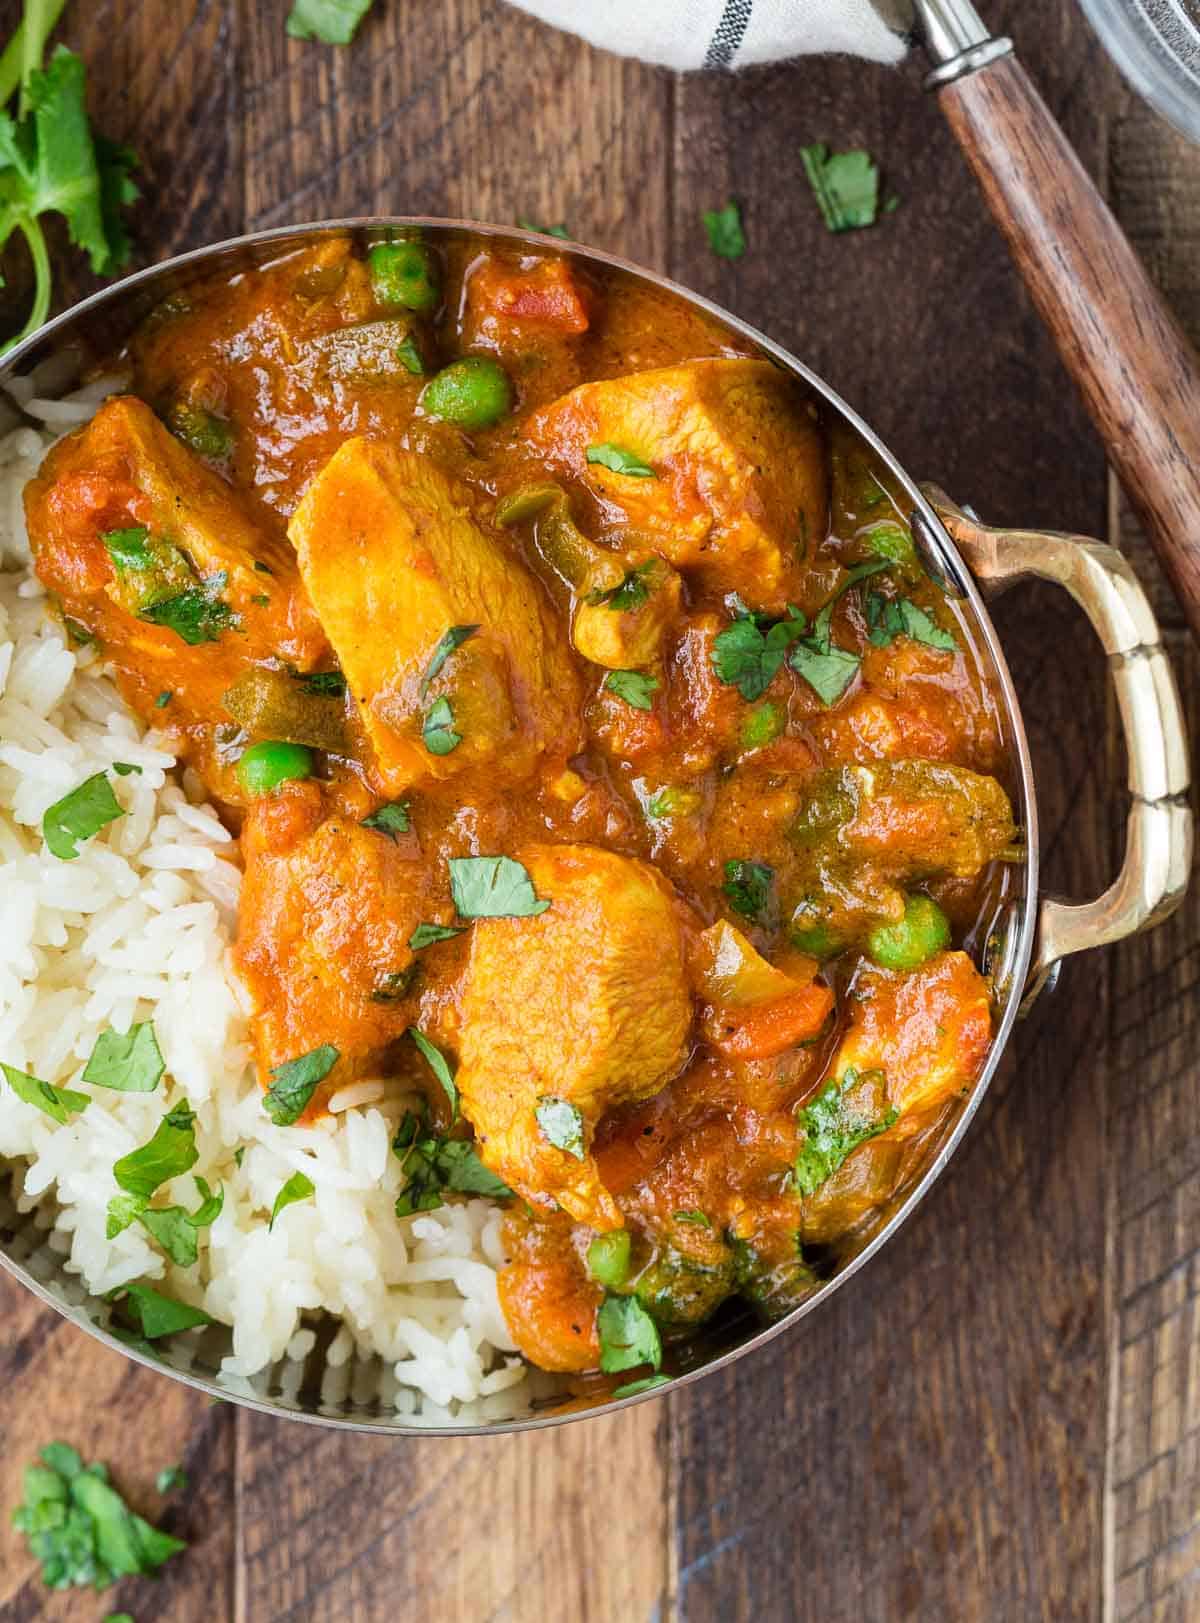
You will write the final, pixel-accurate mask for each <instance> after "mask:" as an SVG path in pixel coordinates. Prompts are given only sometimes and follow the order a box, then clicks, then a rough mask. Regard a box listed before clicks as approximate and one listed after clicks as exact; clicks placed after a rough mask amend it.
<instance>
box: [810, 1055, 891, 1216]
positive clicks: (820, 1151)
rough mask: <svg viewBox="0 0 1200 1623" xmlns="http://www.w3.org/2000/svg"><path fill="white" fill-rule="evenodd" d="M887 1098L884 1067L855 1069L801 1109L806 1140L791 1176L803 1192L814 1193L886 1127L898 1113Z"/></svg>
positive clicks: (831, 1084)
mask: <svg viewBox="0 0 1200 1623" xmlns="http://www.w3.org/2000/svg"><path fill="white" fill-rule="evenodd" d="M886 1099H887V1079H886V1077H885V1076H884V1073H883V1072H882V1071H855V1070H853V1069H850V1070H847V1071H846V1073H845V1075H844V1076H842V1077H841V1078H838V1079H835V1080H834V1081H832V1082H830V1083H829V1085H828V1086H827V1087H825V1088H823V1089H822V1091H821V1092H820V1093H819V1094H818V1095H817V1097H816V1098H815V1099H814V1100H813V1101H812V1103H811V1104H808V1105H806V1106H805V1107H804V1109H803V1110H801V1111H799V1112H798V1113H797V1117H796V1119H797V1121H798V1123H799V1125H800V1127H801V1128H802V1129H803V1131H804V1135H805V1138H804V1144H803V1145H802V1147H801V1149H800V1152H799V1154H798V1155H797V1156H796V1164H795V1168H794V1170H793V1173H792V1177H793V1181H794V1183H795V1186H796V1188H797V1189H798V1190H799V1192H800V1194H801V1195H811V1194H815V1192H816V1191H817V1190H818V1189H819V1188H820V1187H821V1185H822V1184H823V1183H824V1182H825V1180H826V1178H829V1177H831V1176H832V1175H833V1173H835V1172H836V1171H837V1170H838V1168H839V1167H840V1166H841V1165H842V1163H843V1161H845V1159H846V1157H847V1156H848V1155H849V1154H850V1152H851V1150H854V1149H857V1148H858V1146H859V1145H860V1144H863V1143H865V1142H866V1140H867V1139H869V1138H874V1137H875V1135H876V1134H877V1133H883V1132H886V1131H887V1129H888V1128H889V1127H890V1126H891V1125H892V1123H893V1122H894V1121H895V1120H896V1118H897V1115H898V1112H897V1111H896V1110H894V1109H890V1108H887V1107H886V1105H885V1103H884V1101H886Z"/></svg>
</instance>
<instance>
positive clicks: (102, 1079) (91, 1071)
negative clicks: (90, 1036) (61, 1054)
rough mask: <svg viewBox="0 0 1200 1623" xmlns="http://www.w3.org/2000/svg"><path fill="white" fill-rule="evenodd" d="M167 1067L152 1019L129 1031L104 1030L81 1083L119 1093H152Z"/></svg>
mask: <svg viewBox="0 0 1200 1623" xmlns="http://www.w3.org/2000/svg"><path fill="white" fill-rule="evenodd" d="M165 1070H166V1065H165V1064H164V1062H163V1057H162V1053H161V1052H160V1050H159V1046H158V1039H157V1038H156V1037H155V1035H154V1026H153V1024H152V1023H151V1022H150V1021H149V1020H143V1021H141V1022H140V1023H139V1024H138V1025H135V1026H130V1028H129V1030H128V1031H125V1032H121V1031H112V1030H111V1029H110V1030H108V1031H102V1032H101V1033H100V1035H99V1036H98V1037H97V1038H96V1041H95V1044H94V1046H93V1048H92V1052H91V1055H90V1056H89V1058H88V1062H87V1065H86V1066H85V1067H84V1071H83V1076H82V1077H81V1079H80V1080H81V1081H83V1082H90V1083H91V1084H92V1086H93V1087H97V1088H112V1089H113V1090H114V1092H116V1093H153V1092H154V1090H155V1088H156V1087H157V1086H158V1084H159V1080H160V1078H161V1077H162V1074H163V1072H164V1071H165Z"/></svg>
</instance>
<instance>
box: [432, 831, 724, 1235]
mask: <svg viewBox="0 0 1200 1623" xmlns="http://www.w3.org/2000/svg"><path fill="white" fill-rule="evenodd" d="M520 860H521V861H522V862H523V863H524V864H525V866H526V868H527V869H528V870H529V874H530V877H531V878H532V880H533V884H534V888H535V890H536V891H537V894H538V895H539V896H541V897H547V898H549V900H550V903H551V905H550V907H549V909H548V910H547V911H546V912H544V913H542V914H540V915H538V916H537V917H536V918H504V919H482V920H480V921H479V922H478V923H477V924H476V925H475V927H474V932H473V939H472V942H471V954H470V960H469V963H468V968H467V975H466V981H465V984H464V988H463V995H462V1030H461V1038H460V1045H459V1046H460V1056H461V1065H460V1068H459V1072H458V1088H459V1092H460V1094H461V1097H462V1107H463V1113H464V1115H466V1117H467V1119H468V1120H469V1121H470V1122H471V1124H472V1126H473V1127H474V1128H475V1133H476V1137H477V1139H478V1141H479V1145H480V1153H481V1155H482V1157H483V1160H484V1161H485V1163H486V1164H487V1165H488V1166H489V1167H491V1168H492V1170H493V1171H494V1172H496V1173H497V1174H498V1175H499V1176H500V1177H502V1178H503V1179H504V1180H505V1182H506V1183H508V1184H509V1185H511V1187H513V1188H514V1189H516V1190H518V1192H519V1193H520V1194H522V1195H523V1196H524V1197H525V1199H526V1200H528V1201H529V1202H530V1204H531V1205H534V1206H540V1207H541V1208H543V1209H549V1208H552V1207H553V1205H554V1203H555V1202H557V1204H558V1205H559V1206H561V1207H562V1208H563V1209H564V1210H565V1211H567V1212H569V1213H570V1214H571V1216H572V1217H574V1218H576V1219H578V1220H579V1221H580V1222H586V1223H590V1224H591V1226H592V1227H593V1228H597V1229H612V1228H619V1227H620V1226H621V1214H620V1212H619V1211H618V1210H617V1207H616V1203H615V1202H614V1200H613V1198H612V1196H611V1195H610V1194H609V1192H608V1190H607V1189H605V1187H604V1185H603V1184H602V1183H601V1181H600V1177H599V1173H598V1171H597V1168H596V1163H595V1161H594V1160H593V1158H592V1155H591V1149H590V1146H591V1139H592V1132H593V1130H594V1128H595V1126H596V1124H597V1122H598V1121H599V1120H600V1118H601V1116H602V1115H604V1113H605V1112H606V1111H608V1110H611V1109H613V1108H614V1106H617V1105H621V1104H631V1103H637V1102H639V1101H641V1100H644V1099H648V1098H650V1097H651V1095H653V1094H655V1093H657V1092H658V1091H659V1090H660V1089H661V1088H662V1087H663V1086H664V1085H665V1084H666V1083H667V1082H669V1081H670V1079H671V1078H672V1077H673V1076H674V1075H675V1074H676V1073H677V1072H678V1071H679V1070H680V1068H681V1067H682V1065H683V1063H684V1061H685V1059H686V1058H687V1052H688V1034H689V1029H690V1026H691V1019H692V1004H691V999H690V997H689V995H688V988H687V982H686V979H685V975H684V960H683V939H682V930H681V924H680V918H679V915H678V914H677V911H676V904H675V899H674V896H673V893H672V892H671V890H670V888H669V886H668V885H667V884H666V882H665V881H664V880H662V879H661V878H660V877H659V876H658V874H656V873H655V872H654V870H653V869H651V868H648V867H646V866H645V865H644V864H643V863H640V862H635V861H633V860H632V859H631V858H629V857H622V856H617V855H616V854H615V853H614V852H611V851H602V850H600V849H598V848H596V847H592V846H584V845H558V846H531V847H528V848H527V849H526V850H525V851H524V852H523V853H522V854H521V858H520ZM547 1100H550V1101H565V1103H566V1105H567V1106H569V1107H570V1110H568V1111H565V1112H562V1114H563V1115H565V1116H567V1117H568V1119H570V1117H571V1112H578V1115H577V1116H576V1117H575V1118H574V1120H575V1122H576V1123H577V1124H578V1125H579V1127H580V1129H581V1132H582V1143H580V1144H579V1145H578V1146H577V1148H578V1153H575V1150H574V1148H570V1149H563V1148H560V1147H558V1146H556V1145H555V1144H554V1143H551V1141H550V1139H549V1138H548V1137H547V1136H546V1131H545V1129H544V1127H543V1125H542V1124H541V1122H540V1121H539V1117H538V1110H539V1106H540V1105H542V1104H543V1103H544V1102H545V1101H547Z"/></svg>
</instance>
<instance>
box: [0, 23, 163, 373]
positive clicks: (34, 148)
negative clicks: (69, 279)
mask: <svg viewBox="0 0 1200 1623" xmlns="http://www.w3.org/2000/svg"><path fill="white" fill-rule="evenodd" d="M26 23H27V25H28V26H29V28H30V33H29V36H28V40H27V43H28V45H29V47H30V56H29V57H28V58H27V71H26V75H25V85H24V94H25V99H26V101H27V103H28V111H27V112H25V111H23V115H22V117H21V119H20V122H19V123H18V122H14V120H13V119H12V118H11V117H10V116H9V115H8V114H7V113H0V245H2V244H3V243H4V242H6V241H7V240H8V238H9V237H10V236H11V235H12V233H13V232H14V231H20V232H21V234H22V235H23V236H24V238H25V241H26V243H27V245H28V247H29V251H30V256H31V258H32V260H33V269H34V297H33V305H32V308H31V309H30V312H29V316H28V318H27V320H26V322H25V325H24V327H23V328H22V330H21V331H20V333H18V334H17V335H16V337H14V338H12V339H11V340H9V343H8V344H7V345H5V346H4V347H5V348H9V347H11V345H12V344H15V343H19V342H20V340H21V339H22V338H24V337H25V336H26V335H27V334H29V333H31V332H34V331H36V329H37V328H38V327H40V326H41V324H42V323H43V322H44V321H45V319H46V316H47V315H48V313H49V310H50V298H51V270H50V256H49V252H48V250H47V246H46V239H45V236H44V234H43V231H42V226H41V222H40V218H39V217H40V216H41V215H43V214H46V213H51V212H53V213H57V214H61V215H62V216H63V218H64V219H65V221H66V223H67V233H68V235H69V237H70V239H71V241H72V242H73V243H74V244H75V245H76V246H77V247H79V248H82V249H84V251H85V252H86V253H87V255H88V258H89V260H90V262H91V267H92V269H93V271H95V272H96V273H97V275H100V276H108V275H111V274H112V273H113V272H114V271H115V270H119V269H120V268H121V266H122V265H124V264H125V263H126V261H127V260H128V257H129V243H128V239H127V238H126V236H125V232H124V228H123V227H122V225H121V223H120V209H121V207H122V206H123V205H124V204H125V203H127V202H129V201H132V199H133V197H134V196H136V188H135V187H134V185H133V182H132V181H131V180H130V179H129V170H130V168H131V167H132V164H133V160H132V154H130V153H129V151H128V149H127V148H124V147H114V146H112V145H110V144H107V143H100V142H97V141H96V140H95V139H94V138H93V135H92V130H91V126H90V125H89V123H88V116H87V86H86V72H85V69H84V64H83V60H82V58H81V57H78V56H76V55H75V54H74V52H72V51H68V50H67V49H65V47H63V46H59V48H58V49H57V50H56V51H55V52H54V54H53V55H52V56H51V58H50V61H49V64H48V66H47V67H46V68H45V70H42V69H39V68H36V67H33V68H32V69H31V70H30V68H29V62H30V61H31V60H36V58H37V56H38V55H40V52H41V49H42V47H43V46H44V43H45V35H44V33H43V34H41V36H40V37H38V33H37V30H36V24H35V23H33V22H32V21H31V20H30V19H29V18H27V19H26Z"/></svg>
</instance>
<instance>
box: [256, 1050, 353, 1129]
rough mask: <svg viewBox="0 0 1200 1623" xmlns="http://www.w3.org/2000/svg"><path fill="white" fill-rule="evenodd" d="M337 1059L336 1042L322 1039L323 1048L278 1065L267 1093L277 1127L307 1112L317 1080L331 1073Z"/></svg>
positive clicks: (265, 1102)
mask: <svg viewBox="0 0 1200 1623" xmlns="http://www.w3.org/2000/svg"><path fill="white" fill-rule="evenodd" d="M337 1060H338V1050H337V1049H336V1048H335V1047H334V1046H333V1044H332V1043H322V1044H321V1046H320V1048H314V1049H312V1050H311V1051H310V1052H309V1053H307V1054H300V1055H298V1056H297V1057H296V1058H295V1059H289V1060H285V1061H284V1063H283V1064H282V1065H276V1066H275V1068H274V1069H273V1070H272V1072H271V1086H270V1087H269V1088H268V1089H267V1091H266V1093H264V1094H263V1109H264V1110H265V1111H266V1113H267V1115H268V1116H270V1118H271V1120H272V1121H273V1122H274V1123H275V1125H276V1127H290V1126H291V1125H292V1123H293V1122H294V1121H297V1120H298V1119H299V1118H300V1117H301V1116H302V1115H303V1114H304V1110H305V1107H306V1106H307V1104H308V1101H309V1100H310V1099H311V1098H312V1096H313V1094H314V1093H315V1092H316V1089H317V1083H318V1082H320V1081H322V1080H323V1079H324V1078H325V1077H327V1076H328V1075H329V1073H330V1071H332V1069H333V1067H334V1065H335V1064H336V1063H337Z"/></svg>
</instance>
